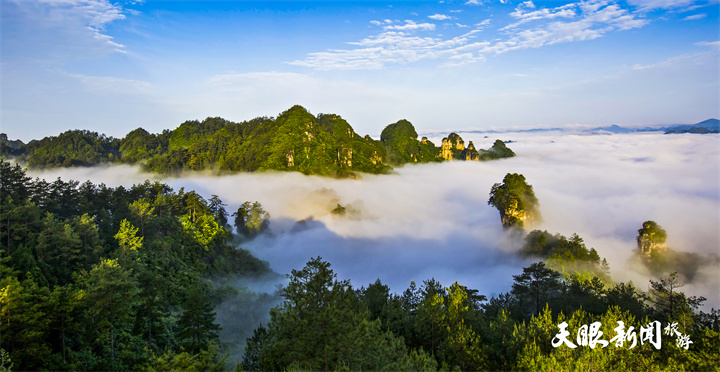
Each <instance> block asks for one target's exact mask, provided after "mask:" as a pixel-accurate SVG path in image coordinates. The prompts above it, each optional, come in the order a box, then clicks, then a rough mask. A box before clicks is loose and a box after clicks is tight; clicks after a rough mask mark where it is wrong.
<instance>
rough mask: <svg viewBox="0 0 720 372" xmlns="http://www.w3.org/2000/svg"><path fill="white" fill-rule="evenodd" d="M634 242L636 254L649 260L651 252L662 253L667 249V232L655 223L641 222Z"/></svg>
mask: <svg viewBox="0 0 720 372" xmlns="http://www.w3.org/2000/svg"><path fill="white" fill-rule="evenodd" d="M636 240H637V250H638V253H639V254H640V256H641V257H643V258H650V257H651V255H652V253H653V252H664V251H666V250H667V249H668V247H667V243H666V241H667V232H666V231H665V229H663V228H662V227H660V225H658V224H657V222H655V221H645V222H643V227H642V228H641V229H640V230H638V236H637V239H636Z"/></svg>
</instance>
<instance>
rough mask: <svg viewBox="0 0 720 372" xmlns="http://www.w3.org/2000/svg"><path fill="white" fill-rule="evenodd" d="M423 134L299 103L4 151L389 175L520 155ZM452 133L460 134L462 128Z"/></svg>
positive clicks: (53, 158)
mask: <svg viewBox="0 0 720 372" xmlns="http://www.w3.org/2000/svg"><path fill="white" fill-rule="evenodd" d="M417 137H418V135H417V132H416V131H415V128H414V127H413V125H412V124H411V123H410V122H409V121H407V120H400V121H398V122H397V123H394V124H390V125H388V126H387V127H386V128H385V130H383V132H382V135H381V138H380V141H378V140H374V139H372V138H370V137H369V136H367V135H366V136H364V137H363V136H361V135H359V134H357V133H355V131H354V130H353V128H352V127H351V126H350V124H348V122H347V121H345V120H344V119H343V118H341V117H340V116H338V115H333V114H319V115H317V116H314V115H312V114H310V113H309V112H308V111H307V110H305V109H304V108H303V107H301V106H294V107H292V108H290V109H289V110H287V111H285V112H283V113H281V114H280V115H279V116H278V117H277V118H269V117H261V118H256V119H252V120H250V121H244V122H242V123H234V122H230V121H227V120H225V119H222V118H207V119H205V120H203V121H201V122H200V121H197V120H192V121H186V122H184V123H182V124H181V125H180V126H179V127H178V128H176V129H174V130H172V131H170V130H165V131H163V132H162V133H160V134H151V133H149V132H147V131H146V130H144V129H142V128H137V129H135V130H133V131H131V132H130V133H128V134H127V135H126V136H125V138H122V139H115V138H112V137H106V136H104V135H99V134H98V133H95V132H90V131H79V130H74V131H67V132H64V133H62V134H60V135H59V136H57V137H47V138H44V139H42V140H39V141H31V142H30V143H28V144H27V145H26V146H22V147H20V148H19V149H10V148H9V147H8V148H4V150H3V154H5V155H13V156H19V157H20V160H26V161H27V164H28V166H30V167H35V168H46V167H68V166H90V165H96V164H103V163H129V164H135V163H139V164H141V165H142V167H143V168H144V169H145V170H147V171H151V172H157V173H166V174H167V173H177V172H180V171H183V170H213V171H216V172H220V173H225V172H254V171H264V170H280V171H298V172H302V173H305V174H317V175H325V176H337V177H347V176H352V175H354V174H355V173H356V172H362V173H372V174H382V173H387V172H389V171H390V170H391V169H392V166H399V165H403V164H406V163H415V162H420V163H423V162H434V161H443V160H451V159H461V160H492V159H499V158H505V157H511V156H515V154H514V153H513V152H512V150H510V149H508V148H507V147H506V146H505V144H504V143H503V142H502V141H500V140H498V141H496V143H495V144H494V145H493V147H492V148H490V149H488V150H482V149H481V150H479V151H478V150H476V149H475V148H474V146H473V145H472V142H470V145H469V146H468V149H466V150H465V149H464V148H462V149H460V150H458V151H457V154H455V156H447V155H446V154H445V153H444V152H443V148H441V147H436V146H435V145H434V144H433V143H432V142H430V141H427V139H423V140H422V141H419V140H418V139H417ZM450 137H457V138H459V136H458V135H457V134H455V133H452V134H451V135H450ZM460 142H461V143H462V139H460ZM443 143H445V140H443ZM461 150H463V151H461ZM461 153H462V154H461ZM461 155H462V156H461Z"/></svg>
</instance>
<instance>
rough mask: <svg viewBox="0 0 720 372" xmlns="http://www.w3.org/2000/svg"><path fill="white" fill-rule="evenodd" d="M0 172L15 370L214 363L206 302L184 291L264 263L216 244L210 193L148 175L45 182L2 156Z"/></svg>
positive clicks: (4, 305)
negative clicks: (118, 182)
mask: <svg viewBox="0 0 720 372" xmlns="http://www.w3.org/2000/svg"><path fill="white" fill-rule="evenodd" d="M0 181H2V183H0V189H1V190H0V195H2V198H3V199H2V200H1V201H2V202H1V203H0V221H2V222H1V225H0V240H1V241H2V246H1V248H2V249H0V274H1V275H0V278H1V279H0V318H1V319H2V320H3V321H2V322H0V334H2V338H0V348H1V349H2V350H4V351H5V352H6V353H7V354H6V356H7V357H8V358H9V359H7V358H5V357H3V358H4V359H3V360H11V361H12V365H13V367H12V368H13V369H18V370H43V369H45V370H145V369H153V368H159V369H164V368H170V367H168V366H176V367H177V368H180V366H182V367H183V368H189V369H192V368H196V369H198V370H208V369H214V370H216V369H222V368H224V364H225V361H226V359H227V354H226V352H225V351H224V350H223V349H224V348H225V346H224V345H220V344H217V343H216V342H215V341H214V340H215V337H213V334H215V333H216V331H217V329H216V328H215V327H217V326H215V325H214V324H213V323H212V322H211V323H208V321H207V320H208V319H210V318H211V317H210V314H211V313H212V312H213V311H214V310H212V309H213V308H214V306H215V305H216V303H210V307H209V308H208V302H207V301H203V300H202V299H198V298H197V297H193V296H191V295H189V293H190V294H194V295H197V293H198V291H196V290H195V291H194V292H193V291H191V290H190V289H191V288H192V287H193V285H194V283H197V282H198V281H199V280H200V279H199V278H201V277H208V276H212V277H214V278H216V280H221V279H223V278H225V280H230V279H231V278H233V279H235V280H236V279H237V278H240V277H258V276H264V275H267V274H268V273H270V269H269V267H268V264H267V262H263V261H260V260H258V259H257V258H255V257H254V256H252V254H250V253H249V252H248V251H246V250H244V249H241V248H235V247H232V246H228V245H226V240H227V238H228V237H229V232H228V230H227V229H226V228H224V227H223V226H221V223H222V222H221V221H222V218H221V217H222V211H220V209H219V208H221V207H222V205H223V204H222V201H220V200H219V198H214V199H211V200H210V202H209V203H208V202H207V201H205V200H204V199H203V198H201V197H200V196H199V195H197V194H196V193H194V192H188V193H185V192H184V190H180V191H179V192H173V190H172V189H171V188H170V187H168V186H167V185H164V184H161V183H157V182H155V183H151V182H145V183H143V184H139V185H134V186H132V187H131V188H124V187H118V188H108V187H106V186H105V185H93V184H92V183H89V182H86V183H84V184H82V185H80V184H79V183H78V182H75V181H70V182H64V181H62V180H59V179H58V180H56V181H54V182H52V183H48V182H46V181H44V180H31V179H30V178H29V177H27V176H25V172H24V170H23V169H22V168H20V167H18V166H11V165H10V164H8V163H6V162H2V163H0ZM213 203H215V204H213ZM211 207H212V208H211ZM213 208H214V210H213ZM193 217H194V221H193ZM183 222H185V226H183ZM206 292H207V293H201V294H204V295H206V296H207V297H211V296H215V295H214V292H215V290H214V289H213V290H207V291H206ZM247 296H250V297H252V294H248V295H247ZM223 298H227V299H230V298H235V297H223ZM263 301H269V300H268V299H265V300H263ZM256 303H261V301H260V300H258V301H257V302H256ZM236 305H237V304H236ZM241 306H252V304H242V305H241ZM268 307H269V305H266V306H265V308H268ZM235 314H237V312H235ZM181 320H182V322H181ZM258 320H259V319H258V318H257V317H256V318H255V319H254V320H253V321H252V323H250V324H252V325H255V324H257V322H258ZM186 331H187V332H189V333H187V334H186V333H185V332H186ZM238 336H240V335H235V336H234V337H238ZM227 341H228V342H232V337H230V338H227ZM235 342H237V341H235ZM183 345H185V347H186V348H184V349H181V347H182V346H183ZM213 345H214V346H213ZM191 349H192V350H191ZM158 355H159V357H158ZM158 358H161V359H162V360H161V359H158ZM163 358H164V359H163ZM4 363H5V362H4ZM8 365H9V362H7V363H5V364H3V366H8ZM173 368H175V367H173Z"/></svg>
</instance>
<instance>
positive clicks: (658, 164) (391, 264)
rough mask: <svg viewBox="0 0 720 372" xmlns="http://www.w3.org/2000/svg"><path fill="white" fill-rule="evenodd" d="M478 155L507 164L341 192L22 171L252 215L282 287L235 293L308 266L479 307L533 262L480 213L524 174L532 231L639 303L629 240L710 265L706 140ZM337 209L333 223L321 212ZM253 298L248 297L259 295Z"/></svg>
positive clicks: (549, 145) (298, 183)
mask: <svg viewBox="0 0 720 372" xmlns="http://www.w3.org/2000/svg"><path fill="white" fill-rule="evenodd" d="M463 136H465V137H467V138H464V139H465V141H469V140H472V141H473V142H474V144H475V146H476V147H478V148H486V147H489V146H490V145H491V144H492V142H493V141H494V140H495V139H496V136H501V137H500V138H501V139H503V140H512V141H514V142H513V143H510V144H509V145H508V146H509V147H510V148H512V149H513V150H514V151H515V152H516V154H517V157H515V158H511V159H504V160H498V161H489V162H459V161H457V162H444V163H437V164H420V165H406V166H404V167H401V168H396V169H395V171H396V172H395V174H393V175H379V176H373V175H363V177H362V179H360V180H338V179H330V178H323V177H316V176H304V175H302V174H299V173H289V172H288V173H261V174H237V175H230V176H222V177H217V176H213V175H211V174H209V173H206V174H198V173H194V174H186V175H183V177H176V178H160V177H159V176H156V175H151V174H146V173H141V172H139V171H138V168H135V167H130V166H110V167H97V168H91V169H90V168H76V169H53V170H47V171H30V172H29V174H30V175H31V176H39V177H43V178H46V179H50V180H52V179H54V178H56V177H62V178H63V179H64V180H67V179H76V180H80V181H81V182H82V181H85V180H87V179H89V180H92V181H93V182H95V183H100V182H104V183H106V184H107V185H108V186H117V185H124V186H129V185H132V184H133V183H138V182H143V181H144V180H145V179H148V178H149V179H158V180H161V181H162V182H165V183H167V184H169V185H170V186H172V187H173V188H174V189H176V190H177V189H179V188H181V187H185V189H186V191H189V190H196V191H197V192H198V193H200V194H201V195H203V196H204V197H205V198H209V197H210V196H211V195H213V194H215V195H218V196H219V197H220V198H221V199H222V200H223V201H224V202H225V203H227V204H228V206H227V207H226V209H227V211H228V212H229V213H232V212H234V211H236V210H237V208H238V206H239V205H240V204H242V203H243V202H245V201H259V202H260V203H261V204H262V206H263V208H264V209H265V210H266V211H268V212H269V213H270V215H271V218H270V221H271V223H270V231H269V233H268V234H264V235H261V236H259V237H257V238H256V239H254V240H252V241H250V242H246V243H243V244H242V246H243V248H245V249H248V250H250V251H251V252H252V253H253V254H255V255H256V256H257V257H259V258H261V259H263V260H266V261H268V262H269V263H270V267H271V269H273V270H274V271H275V272H277V273H279V274H281V276H280V279H279V280H278V281H275V280H271V281H269V282H267V283H254V284H253V283H242V284H238V286H248V285H250V286H251V287H253V286H254V287H253V288H254V290H258V291H260V292H271V291H272V290H273V288H275V287H274V285H275V284H277V283H278V282H280V283H282V281H283V279H282V278H284V275H285V274H287V273H289V272H290V271H291V270H292V269H300V268H302V267H303V266H304V265H305V263H306V262H307V261H308V260H309V259H310V258H312V257H316V256H321V257H322V258H323V259H324V260H327V261H329V262H330V263H331V264H332V267H331V268H332V269H333V270H334V271H335V272H336V273H337V275H338V278H339V279H350V280H351V282H352V284H353V286H354V287H356V288H359V287H361V286H367V285H368V284H369V283H371V282H374V281H375V280H376V279H378V278H380V279H381V280H382V282H383V283H385V284H387V285H389V286H390V288H391V291H393V292H395V293H401V292H402V291H403V290H404V289H406V288H407V287H408V286H409V284H410V282H411V281H415V282H416V283H417V284H418V285H420V284H421V283H422V281H423V280H426V279H430V278H435V279H437V280H438V281H440V282H441V283H442V284H443V285H445V286H449V285H450V284H452V283H453V282H455V281H458V282H459V283H460V284H462V285H465V286H467V287H469V288H474V289H478V290H479V291H480V293H481V294H485V295H487V296H488V297H490V296H494V295H497V294H499V293H502V292H507V291H509V290H510V289H511V284H512V275H517V274H519V273H520V272H522V267H524V266H527V265H529V263H530V262H531V261H527V260H524V259H521V258H519V257H517V256H516V255H514V252H515V251H517V250H518V249H519V247H520V245H521V244H522V241H519V240H517V239H511V238H508V237H506V236H505V234H504V233H503V231H502V226H501V224H500V218H499V214H498V211H497V210H496V209H494V208H493V207H491V206H489V205H488V204H487V200H488V193H489V191H490V188H491V187H492V185H493V184H494V183H497V182H501V181H502V179H503V177H504V176H505V174H507V173H521V174H523V175H524V176H525V177H526V178H527V181H528V183H529V184H531V185H532V186H533V188H534V190H535V194H536V196H537V197H538V199H539V201H540V211H541V213H542V217H543V221H542V222H541V223H540V224H539V225H537V226H531V227H529V228H530V229H542V230H547V231H549V232H550V233H553V234H555V233H560V234H563V235H565V236H570V235H571V234H572V233H577V234H578V235H579V236H580V237H582V238H583V239H584V240H585V244H586V245H587V246H588V248H590V247H593V248H595V249H596V250H597V251H598V253H599V254H600V256H601V257H604V258H607V260H608V261H609V263H610V267H611V274H612V277H613V279H614V280H616V281H624V282H626V281H629V280H632V281H633V282H634V283H635V285H636V286H637V287H638V288H640V289H645V290H646V289H647V287H648V280H649V278H648V276H647V274H646V273H645V272H644V270H643V268H642V267H639V266H638V265H637V263H635V264H633V263H631V261H629V259H630V258H631V257H632V255H633V250H634V249H635V247H636V242H635V237H636V236H637V230H638V229H639V228H640V227H642V223H643V222H644V221H647V220H654V221H656V222H657V223H658V224H660V225H661V226H662V227H663V228H664V229H665V230H667V233H668V246H669V247H670V248H671V249H673V250H676V251H687V252H695V253H698V254H702V255H712V254H718V251H719V248H718V247H720V235H719V234H718V226H719V218H718V211H719V210H720V197H719V195H718V190H719V189H720V188H719V185H718V179H719V172H718V166H719V162H718V159H719V158H718V156H719V148H720V146H719V145H718V144H719V142H718V136H717V135H663V134H659V133H636V134H622V135H572V134H566V133H562V132H550V133H543V134H533V133H504V134H502V135H490V137H489V138H483V137H484V135H480V134H478V135H474V136H473V135H465V134H464V135H463ZM338 204H340V205H342V206H345V207H346V213H345V214H344V215H338V214H333V213H331V211H332V210H333V209H334V208H336V207H337V205H338ZM716 273H717V266H711V267H705V268H703V269H702V270H700V272H699V273H698V275H697V276H696V277H695V279H694V281H693V282H692V283H689V284H688V285H686V286H685V287H684V288H683V290H684V291H685V292H686V293H687V294H688V295H701V296H704V297H706V298H707V299H708V301H707V302H706V306H704V308H710V307H715V308H717V307H718V306H719V305H720V294H719V293H718V290H717V288H719V287H720V279H718V276H717V275H716ZM258 286H259V287H258Z"/></svg>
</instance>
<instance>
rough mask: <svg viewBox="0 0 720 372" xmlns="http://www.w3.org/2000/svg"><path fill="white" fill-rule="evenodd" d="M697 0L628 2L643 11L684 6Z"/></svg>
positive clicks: (633, 0)
mask: <svg viewBox="0 0 720 372" xmlns="http://www.w3.org/2000/svg"><path fill="white" fill-rule="evenodd" d="M695 2H696V0H628V4H630V5H632V6H634V7H636V8H638V10H640V11H643V12H648V11H651V10H656V9H674V8H683V7H688V6H691V5H693V4H695Z"/></svg>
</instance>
